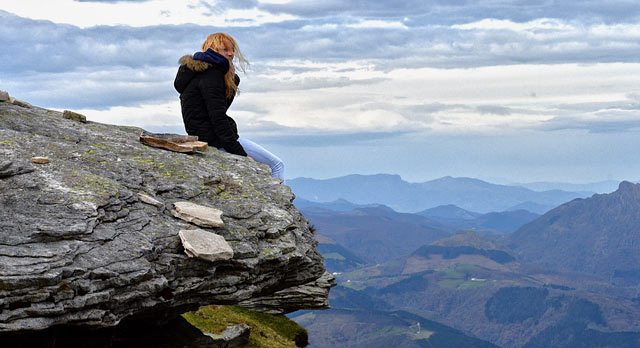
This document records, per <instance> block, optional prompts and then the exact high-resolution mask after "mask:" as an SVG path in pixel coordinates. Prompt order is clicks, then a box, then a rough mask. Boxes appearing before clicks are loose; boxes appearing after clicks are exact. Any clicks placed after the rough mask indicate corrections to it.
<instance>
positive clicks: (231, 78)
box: [202, 33, 249, 98]
mask: <svg viewBox="0 0 640 348" xmlns="http://www.w3.org/2000/svg"><path fill="white" fill-rule="evenodd" d="M229 46H231V47H229ZM209 48H210V49H212V50H214V51H216V52H218V53H220V51H221V50H222V49H223V48H227V49H230V50H232V51H233V55H234V59H235V58H237V60H238V65H239V66H240V70H242V72H246V67H247V66H248V65H249V61H248V60H247V59H246V58H245V57H244V56H243V55H242V51H240V47H239V46H238V43H237V42H236V40H235V39H234V38H233V37H231V35H229V34H226V33H214V34H211V35H209V36H207V39H206V40H204V43H203V44H202V52H204V51H206V50H207V49H209ZM224 83H225V86H226V87H227V90H226V94H227V98H230V97H233V96H234V95H235V94H236V93H237V92H238V85H237V84H236V81H235V66H234V64H233V61H230V62H229V71H227V73H226V74H225V75H224Z"/></svg>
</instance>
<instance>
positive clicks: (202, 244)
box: [178, 229, 233, 261]
mask: <svg viewBox="0 0 640 348" xmlns="http://www.w3.org/2000/svg"><path fill="white" fill-rule="evenodd" d="M178 235H179V236H180V240H181V241H182V246H184V252H185V253H186V254H187V256H189V257H197V258H199V259H203V260H208V261H220V260H231V259H232V258H233V249H231V246H230V245H229V243H227V241H226V240H225V239H224V237H222V236H220V235H217V234H215V233H212V232H208V231H205V230H201V229H197V230H180V232H178Z"/></svg>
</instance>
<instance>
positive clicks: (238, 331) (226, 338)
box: [205, 323, 251, 348]
mask: <svg viewBox="0 0 640 348" xmlns="http://www.w3.org/2000/svg"><path fill="white" fill-rule="evenodd" d="M250 334H251V326H249V325H247V324H245V323H242V324H238V325H234V326H227V328H226V329H224V331H222V333H221V334H220V335H218V334H214V333H208V332H207V333H205V335H207V336H209V337H211V338H213V341H214V343H213V345H212V346H213V347H224V348H235V347H242V346H244V345H246V344H247V343H249V335H250Z"/></svg>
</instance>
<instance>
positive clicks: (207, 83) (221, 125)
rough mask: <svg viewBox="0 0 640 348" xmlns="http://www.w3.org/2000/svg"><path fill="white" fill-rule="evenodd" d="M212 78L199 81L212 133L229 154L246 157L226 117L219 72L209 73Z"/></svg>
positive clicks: (223, 91) (221, 78)
mask: <svg viewBox="0 0 640 348" xmlns="http://www.w3.org/2000/svg"><path fill="white" fill-rule="evenodd" d="M211 75H212V76H206V77H205V78H203V79H200V91H201V93H202V97H203V98H204V101H205V105H206V107H207V113H208V114H209V119H210V120H211V124H212V125H213V131H214V132H215V134H216V136H217V137H218V139H220V141H221V142H222V147H223V148H224V149H225V150H227V152H229V153H233V154H236V155H240V156H246V155H247V153H246V152H245V151H244V149H243V148H242V145H240V143H239V142H238V140H237V139H238V134H237V133H236V130H235V129H234V127H233V125H232V124H231V122H230V120H229V118H228V116H227V99H226V97H225V95H226V87H225V84H224V79H223V75H222V73H221V72H220V71H211Z"/></svg>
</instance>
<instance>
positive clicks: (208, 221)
mask: <svg viewBox="0 0 640 348" xmlns="http://www.w3.org/2000/svg"><path fill="white" fill-rule="evenodd" d="M173 207H174V208H175V209H174V210H171V214H173V216H175V217H177V218H178V219H182V220H184V221H188V222H191V223H193V224H195V225H198V226H201V227H224V222H223V221H222V211H221V210H219V209H216V208H211V207H205V206H203V205H199V204H195V203H191V202H175V203H173Z"/></svg>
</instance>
